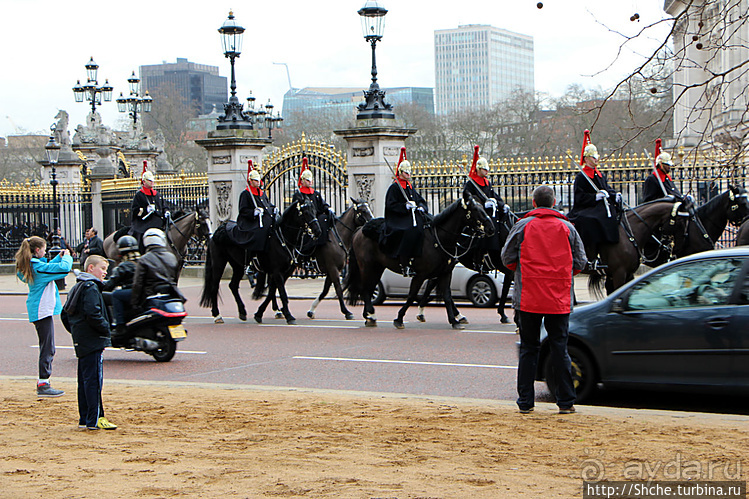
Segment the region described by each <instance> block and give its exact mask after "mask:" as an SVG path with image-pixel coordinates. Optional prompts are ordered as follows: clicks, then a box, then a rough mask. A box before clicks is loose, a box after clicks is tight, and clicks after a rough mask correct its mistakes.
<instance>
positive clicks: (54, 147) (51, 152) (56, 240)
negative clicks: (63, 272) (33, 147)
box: [44, 125, 60, 258]
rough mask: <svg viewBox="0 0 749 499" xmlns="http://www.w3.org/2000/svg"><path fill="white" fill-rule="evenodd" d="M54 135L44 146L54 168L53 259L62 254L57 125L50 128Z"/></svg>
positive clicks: (52, 177) (51, 250) (51, 251)
mask: <svg viewBox="0 0 749 499" xmlns="http://www.w3.org/2000/svg"><path fill="white" fill-rule="evenodd" d="M50 129H51V130H52V134H51V135H50V136H49V142H47V144H46V145H45V146H44V150H45V152H46V154H47V162H48V163H49V166H50V167H52V171H51V174H50V181H49V184H50V185H51V186H52V226H53V227H52V247H51V248H50V251H49V254H50V256H51V257H53V258H54V257H55V256H57V254H58V253H59V252H60V236H59V234H58V233H57V231H58V229H59V228H60V219H59V213H58V208H57V206H58V205H57V160H58V159H59V158H60V144H58V143H57V141H56V140H55V125H52V126H51V127H50Z"/></svg>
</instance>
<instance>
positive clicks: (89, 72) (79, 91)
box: [73, 57, 114, 114]
mask: <svg viewBox="0 0 749 499" xmlns="http://www.w3.org/2000/svg"><path fill="white" fill-rule="evenodd" d="M98 71H99V65H98V64H96V62H94V58H93V57H92V58H91V60H89V61H88V63H87V64H86V84H85V85H81V80H78V82H77V83H76V84H75V86H74V87H73V95H74V96H75V101H76V102H83V101H84V100H86V101H88V102H90V103H91V113H92V114H93V113H95V112H96V106H97V105H99V106H100V105H101V100H102V98H104V101H105V102H109V101H111V100H112V91H113V90H114V88H112V85H110V84H109V80H105V81H104V85H102V86H99V82H98V81H97V80H96V77H97V73H98Z"/></svg>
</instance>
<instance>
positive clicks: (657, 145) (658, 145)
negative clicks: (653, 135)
mask: <svg viewBox="0 0 749 499" xmlns="http://www.w3.org/2000/svg"><path fill="white" fill-rule="evenodd" d="M660 155H661V139H655V157H654V158H653V167H655V168H657V167H658V156H660Z"/></svg>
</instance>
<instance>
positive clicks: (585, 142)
mask: <svg viewBox="0 0 749 499" xmlns="http://www.w3.org/2000/svg"><path fill="white" fill-rule="evenodd" d="M588 144H590V130H585V132H584V135H583V149H582V151H580V166H585V157H584V156H583V155H584V154H585V147H586V146H587V145H588Z"/></svg>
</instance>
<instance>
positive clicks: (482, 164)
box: [476, 157, 489, 171]
mask: <svg viewBox="0 0 749 499" xmlns="http://www.w3.org/2000/svg"><path fill="white" fill-rule="evenodd" d="M476 169H477V170H479V169H480V170H486V171H489V162H488V161H487V160H486V158H484V157H481V158H479V159H478V161H476Z"/></svg>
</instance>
